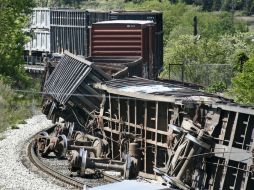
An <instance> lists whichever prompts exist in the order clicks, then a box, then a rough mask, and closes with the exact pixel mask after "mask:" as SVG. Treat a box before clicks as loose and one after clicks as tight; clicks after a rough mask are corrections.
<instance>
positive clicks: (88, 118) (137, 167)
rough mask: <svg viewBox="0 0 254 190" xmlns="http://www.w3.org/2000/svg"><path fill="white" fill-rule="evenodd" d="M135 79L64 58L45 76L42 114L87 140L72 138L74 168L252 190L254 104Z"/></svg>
mask: <svg viewBox="0 0 254 190" xmlns="http://www.w3.org/2000/svg"><path fill="white" fill-rule="evenodd" d="M108 65H110V63H108ZM126 73H129V72H128V69H127V72H126ZM131 76H132V75H131V74H129V75H128V74H126V75H124V76H122V77H121V78H120V79H111V75H110V73H109V74H106V73H104V71H103V70H101V68H100V65H96V63H93V62H90V61H88V60H85V59H83V58H81V57H77V56H74V55H72V54H70V53H66V55H65V56H64V57H63V58H62V60H61V61H60V63H59V64H58V65H57V66H56V68H55V69H54V71H53V72H52V74H51V75H50V77H49V78H48V79H47V81H46V83H45V86H44V90H45V93H46V94H47V96H46V101H45V104H44V113H45V114H46V115H47V116H48V117H49V118H53V119H54V120H55V121H56V120H57V118H58V117H62V118H64V119H65V122H66V123H67V128H70V129H71V130H69V129H68V133H70V131H71V132H72V133H73V126H78V128H79V129H80V128H81V131H82V133H77V132H75V133H74V134H75V135H74V136H76V137H77V135H79V136H80V135H81V134H82V135H83V136H84V138H83V140H82V141H77V139H75V138H74V139H69V140H67V141H68V143H69V146H68V148H69V149H70V150H71V155H72V157H71V158H72V159H71V162H70V170H71V171H74V172H76V171H77V172H79V173H81V174H82V172H84V170H85V169H86V168H92V169H106V168H110V169H112V170H116V171H121V172H122V173H124V176H125V178H132V177H136V176H137V175H141V176H144V177H147V178H154V179H155V178H157V177H158V176H161V177H162V178H163V179H164V180H165V182H166V183H167V184H168V186H170V187H174V188H178V189H253V188H254V180H253V175H252V168H253V159H252V158H253V155H252V152H253V146H254V144H253V138H254V135H253V128H254V109H253V108H252V107H243V106H240V105H237V104H235V103H233V102H232V101H230V100H228V99H225V98H222V97H219V96H216V95H212V94H207V93H204V92H201V91H197V90H193V89H190V88H186V87H183V86H179V85H173V84H170V83H162V82H158V81H153V80H148V79H144V78H139V77H131ZM70 123H73V124H72V125H70ZM71 126H72V127H71ZM68 136H69V138H71V137H70V136H71V135H69V134H68ZM61 138H62V137H61ZM62 139H64V138H62ZM87 139H88V140H87ZM89 139H93V141H92V145H91V146H88V145H87V144H89V143H88V142H90V141H89ZM75 142H78V143H79V144H78V143H77V144H75ZM90 144H91V143H90ZM74 149H75V150H74ZM77 149H81V150H82V151H80V150H79V151H76V150H77ZM85 150H87V151H88V153H86V151H85ZM89 152H90V153H89ZM80 158H82V159H80ZM105 159H106V160H112V161H110V162H107V163H105ZM83 160H85V162H84V163H83ZM98 160H100V161H99V162H98ZM101 160H103V162H102V161H101ZM112 163H114V164H112Z"/></svg>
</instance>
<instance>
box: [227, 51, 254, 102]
mask: <svg viewBox="0 0 254 190" xmlns="http://www.w3.org/2000/svg"><path fill="white" fill-rule="evenodd" d="M232 95H233V96H235V99H236V101H237V102H240V103H244V104H252V105H253V104H254V55H252V56H251V57H250V59H249V60H248V61H247V62H246V63H245V64H244V66H243V71H242V72H241V73H238V74H237V75H236V76H235V77H234V78H233V79H232Z"/></svg>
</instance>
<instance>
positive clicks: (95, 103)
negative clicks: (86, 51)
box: [44, 51, 110, 112]
mask: <svg viewBox="0 0 254 190" xmlns="http://www.w3.org/2000/svg"><path fill="white" fill-rule="evenodd" d="M109 79H110V77H109V76H108V75H106V74H105V73H104V72H103V71H101V70H100V69H98V68H96V67H95V66H94V65H93V64H92V63H91V62H89V61H87V60H85V59H84V58H81V57H78V56H75V55H73V54H71V53H69V52H67V51H66V52H65V55H64V56H63V58H62V59H61V60H60V62H59V64H57V66H56V68H55V69H54V70H53V72H52V74H51V75H50V76H49V78H48V79H47V81H46V82H45V85H44V91H45V92H46V93H47V94H48V95H50V96H51V97H52V98H54V99H55V100H56V101H57V102H58V103H60V104H67V103H69V104H71V103H72V104H75V105H77V106H79V107H80V108H81V109H84V110H86V111H87V112H91V111H93V110H95V109H98V108H99V105H100V103H101V95H100V93H98V92H97V91H96V90H94V89H93V88H91V87H90V85H91V84H93V83H95V82H100V81H106V80H109Z"/></svg>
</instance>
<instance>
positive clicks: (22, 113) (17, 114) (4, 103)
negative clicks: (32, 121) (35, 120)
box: [0, 80, 32, 132]
mask: <svg viewBox="0 0 254 190" xmlns="http://www.w3.org/2000/svg"><path fill="white" fill-rule="evenodd" d="M30 98H31V96H23V95H22V94H20V93H17V92H15V91H13V90H12V89H11V87H10V86H9V85H6V84H4V82H3V81H1V80H0V132H2V131H3V130H5V129H6V128H8V127H10V126H15V124H16V123H21V122H23V120H24V118H27V117H29V116H31V114H32V110H31V107H30V106H29V105H30V101H29V99H30Z"/></svg>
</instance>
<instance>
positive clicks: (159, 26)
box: [109, 11, 163, 70]
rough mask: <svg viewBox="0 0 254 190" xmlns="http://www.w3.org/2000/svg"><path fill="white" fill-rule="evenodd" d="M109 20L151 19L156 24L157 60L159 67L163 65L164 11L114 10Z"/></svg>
mask: <svg viewBox="0 0 254 190" xmlns="http://www.w3.org/2000/svg"><path fill="white" fill-rule="evenodd" d="M109 20H151V21H153V22H154V23H155V24H156V27H155V28H156V33H155V35H156V36H155V38H156V40H155V41H156V42H155V43H156V48H155V62H156V65H157V69H158V70H160V69H162V67H163V21H162V12H158V11H144V12H142V11H139V12H137V11H113V12H111V13H110V14H109Z"/></svg>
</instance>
